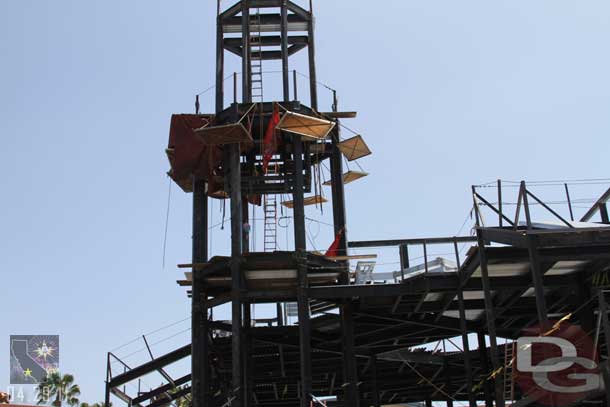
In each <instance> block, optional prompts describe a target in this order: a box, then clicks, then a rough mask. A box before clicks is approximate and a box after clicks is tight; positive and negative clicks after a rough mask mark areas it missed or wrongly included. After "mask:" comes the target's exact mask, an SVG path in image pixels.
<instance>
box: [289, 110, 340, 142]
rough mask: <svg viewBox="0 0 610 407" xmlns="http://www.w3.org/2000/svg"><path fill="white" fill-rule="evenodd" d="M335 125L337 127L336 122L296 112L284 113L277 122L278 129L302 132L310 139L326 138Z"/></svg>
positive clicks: (296, 132) (301, 133)
mask: <svg viewBox="0 0 610 407" xmlns="http://www.w3.org/2000/svg"><path fill="white" fill-rule="evenodd" d="M333 127H335V123H334V122H331V121H328V120H324V119H319V118H317V117H312V116H306V115H304V114H299V113H294V112H286V113H284V116H282V119H281V120H280V122H279V123H278V124H277V128H278V129H280V130H284V131H289V132H291V133H295V134H300V135H301V136H303V137H304V138H305V139H309V140H323V139H325V138H326V137H327V136H328V133H330V131H331V130H332V129H333Z"/></svg>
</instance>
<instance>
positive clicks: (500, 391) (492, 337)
mask: <svg viewBox="0 0 610 407" xmlns="http://www.w3.org/2000/svg"><path fill="white" fill-rule="evenodd" d="M477 240H478V246H479V261H480V266H481V283H482V285H483V297H484V303H485V319H486V322H487V334H488V335H489V343H490V350H491V365H492V367H493V370H494V371H497V370H498V369H500V368H501V365H500V355H499V353H498V343H497V337H496V323H495V315H494V314H495V313H494V306H493V302H492V298H491V285H490V282H489V273H488V269H487V253H486V252H485V240H484V239H483V235H482V232H481V230H480V229H477ZM501 373H502V372H501ZM503 376H504V375H503V374H498V375H496V380H495V382H494V383H495V396H496V406H497V407H504V384H503V381H504V380H503Z"/></svg>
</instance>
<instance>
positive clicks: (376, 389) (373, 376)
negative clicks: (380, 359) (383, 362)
mask: <svg viewBox="0 0 610 407" xmlns="http://www.w3.org/2000/svg"><path fill="white" fill-rule="evenodd" d="M370 359H371V390H372V393H371V395H372V402H373V407H380V406H381V403H380V402H379V384H378V383H377V356H375V355H373V356H371V357H370Z"/></svg>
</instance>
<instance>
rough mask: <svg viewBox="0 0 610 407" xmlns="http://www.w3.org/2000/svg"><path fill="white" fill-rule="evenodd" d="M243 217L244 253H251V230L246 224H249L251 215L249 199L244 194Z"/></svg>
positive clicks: (242, 199)
mask: <svg viewBox="0 0 610 407" xmlns="http://www.w3.org/2000/svg"><path fill="white" fill-rule="evenodd" d="M241 201H242V203H241V216H242V228H241V240H242V244H241V245H242V253H249V252H250V230H251V226H250V230H247V229H246V224H249V219H250V213H249V212H248V197H247V196H246V195H245V194H243V195H242V198H241Z"/></svg>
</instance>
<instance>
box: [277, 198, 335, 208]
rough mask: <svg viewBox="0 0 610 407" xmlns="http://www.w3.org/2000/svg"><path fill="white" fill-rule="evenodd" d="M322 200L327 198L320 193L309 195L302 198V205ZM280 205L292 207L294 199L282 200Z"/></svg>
mask: <svg viewBox="0 0 610 407" xmlns="http://www.w3.org/2000/svg"><path fill="white" fill-rule="evenodd" d="M324 202H328V200H327V199H326V198H324V197H323V196H321V195H314V196H309V197H307V198H305V199H304V200H303V204H304V205H315V204H321V203H324ZM282 205H284V206H285V207H286V208H294V201H284V202H282Z"/></svg>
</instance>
